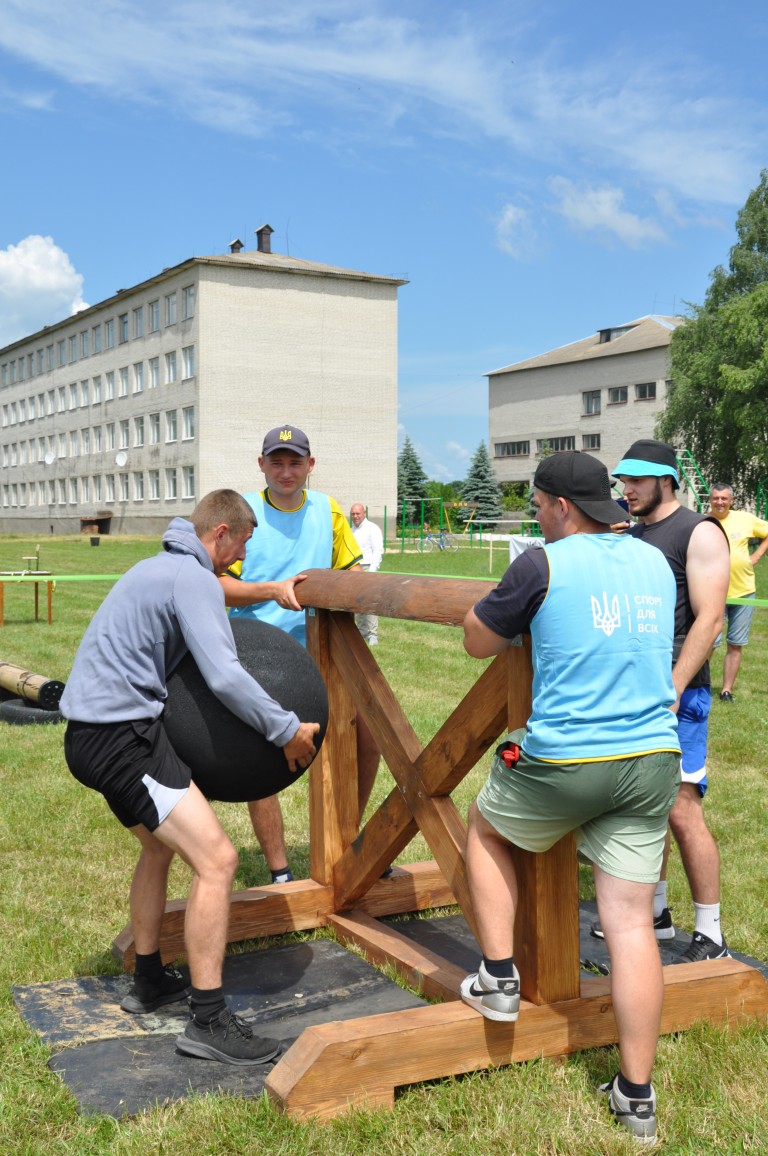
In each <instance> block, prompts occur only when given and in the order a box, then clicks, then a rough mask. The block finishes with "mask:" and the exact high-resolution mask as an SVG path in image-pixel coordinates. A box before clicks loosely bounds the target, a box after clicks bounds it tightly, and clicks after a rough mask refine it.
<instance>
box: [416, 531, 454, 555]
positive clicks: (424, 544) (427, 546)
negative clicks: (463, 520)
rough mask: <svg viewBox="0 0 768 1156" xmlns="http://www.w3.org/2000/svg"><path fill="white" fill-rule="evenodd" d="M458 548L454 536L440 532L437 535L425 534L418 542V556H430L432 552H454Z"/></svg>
mask: <svg viewBox="0 0 768 1156" xmlns="http://www.w3.org/2000/svg"><path fill="white" fill-rule="evenodd" d="M458 548H459V540H458V538H457V537H456V535H455V534H447V533H446V532H445V530H441V531H440V533H439V534H432V533H427V534H426V535H425V536H424V537H423V538H421V539H420V540H419V542H418V550H419V553H420V554H431V553H432V551H433V550H435V549H437V550H449V551H451V552H452V551H454V550H458Z"/></svg>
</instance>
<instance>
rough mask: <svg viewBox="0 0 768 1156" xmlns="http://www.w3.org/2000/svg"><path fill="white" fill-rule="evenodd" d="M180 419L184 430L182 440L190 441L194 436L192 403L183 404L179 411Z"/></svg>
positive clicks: (193, 408)
mask: <svg viewBox="0 0 768 1156" xmlns="http://www.w3.org/2000/svg"><path fill="white" fill-rule="evenodd" d="M181 419H182V428H183V430H184V441H185V442H188V441H191V440H192V438H193V437H194V436H195V407H194V406H193V405H188V406H185V408H184V409H183V410H182V411H181Z"/></svg>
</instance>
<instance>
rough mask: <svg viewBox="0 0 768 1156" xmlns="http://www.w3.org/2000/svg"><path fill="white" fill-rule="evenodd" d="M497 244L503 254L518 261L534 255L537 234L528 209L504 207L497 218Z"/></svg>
mask: <svg viewBox="0 0 768 1156" xmlns="http://www.w3.org/2000/svg"><path fill="white" fill-rule="evenodd" d="M496 243H497V245H498V246H499V248H500V249H501V250H502V252H504V253H507V254H509V256H510V257H515V258H517V259H518V260H523V259H525V258H526V257H529V256H532V255H533V252H534V249H535V245H536V234H535V231H534V228H533V223H532V221H531V216H530V213H529V212H528V210H527V209H521V208H519V207H518V206H517V205H512V204H509V205H505V206H504V208H503V209H502V210H501V212H500V213H499V215H498V217H497V218H496Z"/></svg>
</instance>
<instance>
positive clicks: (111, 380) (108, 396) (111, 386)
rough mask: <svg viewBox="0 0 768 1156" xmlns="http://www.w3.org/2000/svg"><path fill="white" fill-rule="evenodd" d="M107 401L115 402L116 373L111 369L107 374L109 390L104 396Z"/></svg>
mask: <svg viewBox="0 0 768 1156" xmlns="http://www.w3.org/2000/svg"><path fill="white" fill-rule="evenodd" d="M104 396H105V397H106V400H107V401H114V400H115V371H114V369H110V370H109V372H108V373H107V388H106V393H105V395H104Z"/></svg>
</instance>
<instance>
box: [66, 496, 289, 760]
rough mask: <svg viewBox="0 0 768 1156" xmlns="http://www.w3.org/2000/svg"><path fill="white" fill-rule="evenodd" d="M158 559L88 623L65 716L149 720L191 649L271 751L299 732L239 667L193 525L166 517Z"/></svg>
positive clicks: (143, 565) (120, 587) (136, 570)
mask: <svg viewBox="0 0 768 1156" xmlns="http://www.w3.org/2000/svg"><path fill="white" fill-rule="evenodd" d="M163 548H164V552H163V553H160V554H156V555H155V556H154V557H153V558H147V559H145V560H144V561H143V562H138V563H137V564H136V565H135V566H133V567H132V568H131V569H130V570H129V571H128V572H127V573H126V574H124V575H123V577H122V578H121V579H120V580H119V581H118V582H117V583H116V584H115V585H114V586H113V587H112V590H111V591H110V592H109V594H108V595H107V597H106V598H105V599H104V601H103V602H102V604H101V606H100V607H99V609H98V610H97V611H96V613H95V615H94V616H93V618H92V619H91V622H90V625H89V626H88V629H87V630H86V632H85V634H84V636H83V639H82V641H81V643H80V646H79V648H78V651H77V654H76V655H75V662H74V665H73V667H72V673H71V675H70V676H69V680H68V681H67V685H66V688H65V690H64V694H63V695H62V698H61V711H62V714H63V715H64V716H65V718H68V719H74V720H76V721H78V722H88V723H115V722H125V721H127V720H129V719H146V718H157V717H158V716H159V715H160V714H162V711H163V704H164V702H165V699H166V696H167V690H166V680H167V678H168V675H170V674H171V673H172V672H173V670H174V669H175V667H176V666H178V664H179V662H180V661H181V659H182V658H183V657H184V655H185V654H186V653H187V651H190V652H191V654H192V656H193V658H194V660H195V662H196V663H197V665H198V667H199V668H200V673H201V674H202V676H203V678H204V679H205V681H206V683H207V684H208V686H209V687H210V689H211V690H212V691H213V693H214V694H215V695H216V697H217V698H220V699H221V701H222V702H223V703H224V704H225V706H227V707H229V709H230V710H231V711H232V713H233V714H236V715H237V716H238V718H241V719H242V720H243V722H246V723H248V725H249V726H252V727H253V728H254V729H255V730H257V731H260V732H261V733H262V734H263V735H265V736H266V738H267V739H269V741H270V742H273V743H275V744H276V745H277V746H279V747H283V746H285V744H286V743H287V742H289V740H290V739H291V738H293V736H294V734H295V733H296V731H297V730H298V728H299V719H298V717H297V716H296V715H295V714H294V713H293V711H286V710H283V708H282V707H281V706H280V704H279V703H277V702H275V700H274V699H273V698H270V697H269V695H268V694H267V693H266V692H265V691H264V690H263V689H262V687H261V686H260V685H259V683H258V682H256V680H255V679H253V678H251V676H250V674H248V673H247V671H246V670H244V669H243V667H242V666H241V665H240V661H239V659H238V657H237V650H236V649H235V643H234V639H233V637H232V630H231V629H230V625H229V619H228V618H227V612H226V610H225V608H224V592H223V590H222V588H221V584H220V583H219V580H218V578H217V577H216V576H215V574H214V573H213V564H212V562H211V559H210V557H209V555H208V551H207V550H206V548H205V546H204V545H203V543H202V542H201V541H200V539H199V538H198V536H197V534H196V533H195V528H194V526H193V525H192V523H191V522H188V521H187V520H186V518H174V519H173V521H172V522H171V523H170V525H169V526H168V529H167V530H166V532H165V534H164V535H163Z"/></svg>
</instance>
